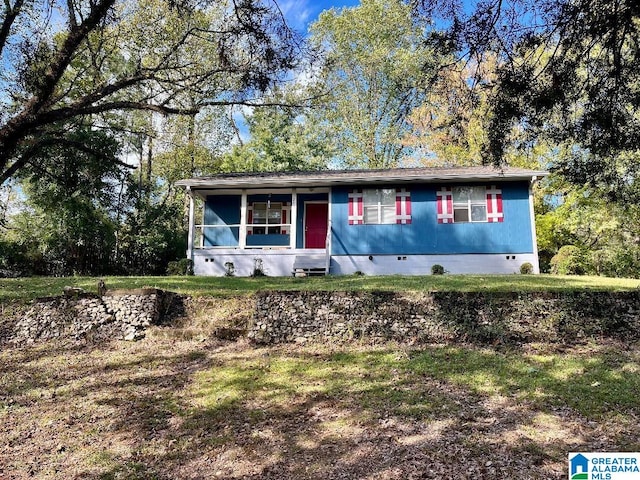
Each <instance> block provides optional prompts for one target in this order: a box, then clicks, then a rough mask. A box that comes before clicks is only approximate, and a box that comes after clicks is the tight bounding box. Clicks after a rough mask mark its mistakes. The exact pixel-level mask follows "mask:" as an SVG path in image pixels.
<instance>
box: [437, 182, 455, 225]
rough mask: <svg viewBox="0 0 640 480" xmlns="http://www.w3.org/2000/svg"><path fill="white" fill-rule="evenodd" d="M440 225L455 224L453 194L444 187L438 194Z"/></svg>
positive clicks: (449, 188)
mask: <svg viewBox="0 0 640 480" xmlns="http://www.w3.org/2000/svg"><path fill="white" fill-rule="evenodd" d="M436 201H437V213H438V223H453V192H452V191H451V187H442V188H441V189H440V190H438V191H437V192H436Z"/></svg>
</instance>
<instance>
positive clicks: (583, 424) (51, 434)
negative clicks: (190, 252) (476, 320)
mask: <svg viewBox="0 0 640 480" xmlns="http://www.w3.org/2000/svg"><path fill="white" fill-rule="evenodd" d="M227 308H228V310H227V311H228V313H231V314H238V315H240V314H241V312H242V308H241V306H240V305H239V304H234V305H227ZM234 312H235V313H234ZM196 322H199V324H198V325H188V324H184V325H182V326H181V327H180V329H178V330H175V329H174V328H173V327H157V328H154V329H152V331H151V333H150V335H149V336H148V337H147V338H146V339H145V340H143V341H141V342H138V343H124V342H114V343H111V344H104V345H83V344H72V343H47V344H41V345H36V346H33V347H29V348H23V349H18V348H4V350H2V351H1V352H0V429H1V432H0V439H1V440H0V478H3V479H7V480H14V479H27V478H30V479H31V478H36V479H48V478H65V479H101V480H107V479H194V480H195V479H209V478H225V479H246V480H249V479H256V480H257V479H274V480H275V479H278V480H286V479H341V478H343V479H372V480H373V479H418V478H518V479H526V478H536V479H537V478H539V479H554V478H557V479H560V478H566V459H567V453H568V452H569V451H603V450H604V451H616V450H627V451H633V450H635V451H638V450H640V444H639V443H638V438H640V427H639V421H638V415H639V414H640V399H638V396H637V392H638V391H640V390H639V385H638V379H637V377H638V375H637V373H638V371H639V365H640V347H639V346H637V345H631V346H629V345H627V346H624V348H622V347H621V346H620V345H613V344H610V345H600V346H598V345H583V346H580V347H574V348H570V349H567V350H565V351H557V350H550V349H549V348H550V347H547V346H544V345H540V346H534V347H530V348H529V349H528V350H526V351H505V352H500V351H495V350H491V349H482V348H478V347H470V346H451V345H449V346H446V345H431V346H426V347H423V348H420V349H417V348H409V347H406V346H401V345H395V344H390V345H381V346H368V345H352V346H339V345H331V344H328V345H326V344H325V345H320V344H314V345H307V346H280V347H270V348H255V347H253V346H251V345H249V344H247V343H246V342H245V341H238V342H222V341H219V340H214V339H212V338H210V337H208V336H207V335H206V334H205V333H204V332H206V331H208V329H210V328H211V325H212V324H211V323H210V321H209V320H207V319H203V318H200V320H196ZM213 323H215V322H213ZM197 331H200V332H201V334H200V335H196V334H194V332H197ZM588 397H592V398H596V399H597V401H595V403H594V401H593V400H592V398H588Z"/></svg>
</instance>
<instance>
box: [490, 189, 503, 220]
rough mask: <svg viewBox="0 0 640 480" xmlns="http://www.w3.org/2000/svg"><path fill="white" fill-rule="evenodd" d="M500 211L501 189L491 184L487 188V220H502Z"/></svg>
mask: <svg viewBox="0 0 640 480" xmlns="http://www.w3.org/2000/svg"><path fill="white" fill-rule="evenodd" d="M503 221H504V214H503V213H502V190H500V189H499V188H496V186H495V185H491V188H489V189H487V222H503Z"/></svg>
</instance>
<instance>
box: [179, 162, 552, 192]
mask: <svg viewBox="0 0 640 480" xmlns="http://www.w3.org/2000/svg"><path fill="white" fill-rule="evenodd" d="M546 175H547V172H545V171H541V170H527V169H522V168H513V167H501V168H495V167H492V166H484V167H427V168H393V169H382V170H318V171H310V172H264V173H262V172H261V173H255V172H252V173H225V174H220V175H212V176H207V177H196V178H189V179H185V180H180V181H178V182H176V185H178V186H184V187H191V188H192V189H211V188H255V187H259V188H262V187H295V186H309V187H310V186H314V187H322V186H331V185H355V184H384V183H397V182H403V183H413V182H422V183H436V182H443V183H444V182H455V181H482V180H531V179H532V178H533V177H537V178H540V177H543V176H546Z"/></svg>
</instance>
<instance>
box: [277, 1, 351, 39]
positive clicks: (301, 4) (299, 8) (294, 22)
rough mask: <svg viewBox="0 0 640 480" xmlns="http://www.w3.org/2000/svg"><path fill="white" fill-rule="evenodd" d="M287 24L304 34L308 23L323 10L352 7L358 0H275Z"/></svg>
mask: <svg viewBox="0 0 640 480" xmlns="http://www.w3.org/2000/svg"><path fill="white" fill-rule="evenodd" d="M277 2H278V5H279V6H280V9H281V10H282V13H284V15H285V17H286V18H287V21H288V22H289V26H291V27H293V28H295V29H296V30H298V31H299V32H300V33H303V34H306V33H307V28H308V26H309V24H310V23H311V22H313V21H315V20H316V19H317V18H318V15H320V12H322V11H323V10H328V9H330V8H332V7H334V8H342V7H353V6H355V5H358V4H359V3H360V2H359V1H358V0H277Z"/></svg>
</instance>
